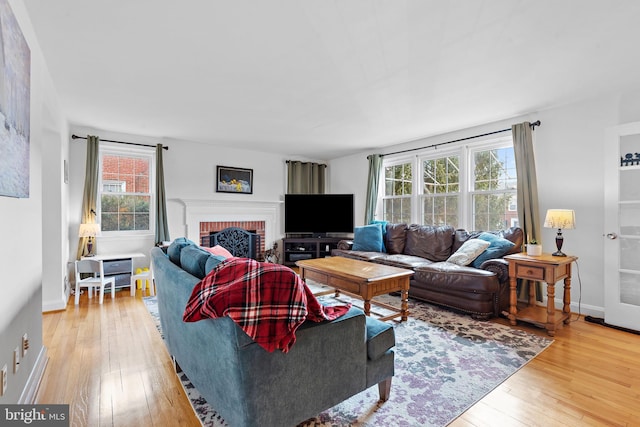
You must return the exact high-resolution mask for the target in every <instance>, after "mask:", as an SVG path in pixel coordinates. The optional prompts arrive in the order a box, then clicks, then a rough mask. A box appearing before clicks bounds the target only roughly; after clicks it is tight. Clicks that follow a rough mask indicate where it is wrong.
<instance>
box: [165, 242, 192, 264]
mask: <svg viewBox="0 0 640 427" xmlns="http://www.w3.org/2000/svg"><path fill="white" fill-rule="evenodd" d="M186 246H195V243H194V242H192V241H191V240H189V239H187V238H186V237H178V238H177V239H176V240H174V241H173V242H171V244H170V245H169V247H168V248H167V255H168V256H169V259H170V260H171V262H172V263H174V264H175V265H177V266H180V252H182V249H183V248H184V247H186Z"/></svg>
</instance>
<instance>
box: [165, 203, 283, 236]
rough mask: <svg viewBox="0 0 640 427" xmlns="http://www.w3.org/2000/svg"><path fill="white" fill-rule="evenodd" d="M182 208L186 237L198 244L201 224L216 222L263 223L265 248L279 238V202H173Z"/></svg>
mask: <svg viewBox="0 0 640 427" xmlns="http://www.w3.org/2000/svg"><path fill="white" fill-rule="evenodd" d="M175 200H176V201H178V202H180V203H181V204H182V205H184V214H185V215H184V217H185V226H186V230H185V231H186V236H187V238H188V239H189V240H193V241H194V242H199V241H200V223H201V222H216V221H264V222H265V247H267V248H269V247H271V246H272V245H273V242H274V241H275V240H277V239H279V238H280V236H279V231H280V223H279V222H278V218H279V215H278V214H279V211H280V206H281V205H282V204H283V202H281V201H275V202H269V201H249V200H212V199H175Z"/></svg>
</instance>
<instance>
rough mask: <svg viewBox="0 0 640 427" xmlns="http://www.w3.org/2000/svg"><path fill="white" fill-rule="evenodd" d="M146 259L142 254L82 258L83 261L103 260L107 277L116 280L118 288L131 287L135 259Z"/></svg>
mask: <svg viewBox="0 0 640 427" xmlns="http://www.w3.org/2000/svg"><path fill="white" fill-rule="evenodd" d="M134 258H144V254H143V253H142V252H131V253H121V254H98V255H94V256H92V257H82V259H95V260H101V261H102V262H103V266H104V275H105V277H114V278H115V279H116V288H123V287H129V286H130V284H131V276H132V275H133V274H134V271H133V259H134Z"/></svg>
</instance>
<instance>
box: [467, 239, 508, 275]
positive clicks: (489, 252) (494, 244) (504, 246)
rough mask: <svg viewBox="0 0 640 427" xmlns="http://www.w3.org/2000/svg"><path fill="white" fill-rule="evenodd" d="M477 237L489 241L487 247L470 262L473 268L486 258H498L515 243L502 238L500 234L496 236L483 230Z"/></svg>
mask: <svg viewBox="0 0 640 427" xmlns="http://www.w3.org/2000/svg"><path fill="white" fill-rule="evenodd" d="M477 239H482V240H484V241H487V242H489V243H490V245H489V247H488V248H487V249H485V251H484V252H482V253H481V254H480V255H479V256H478V257H477V258H476V259H474V260H473V263H472V264H471V265H472V266H473V267H475V268H480V266H481V265H482V263H483V262H485V261H486V260H488V259H495V258H500V257H502V256H503V255H504V254H506V253H507V252H509V249H511V248H513V247H514V246H515V244H514V243H513V242H511V241H509V240H507V239H504V238H502V237H500V236H496V235H495V234H493V233H487V232H483V233H480V235H479V236H478V237H477Z"/></svg>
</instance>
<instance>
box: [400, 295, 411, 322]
mask: <svg viewBox="0 0 640 427" xmlns="http://www.w3.org/2000/svg"><path fill="white" fill-rule="evenodd" d="M400 301H401V305H400V308H401V311H400V313H401V315H402V316H401V319H402V321H403V322H406V321H407V318H408V317H409V291H408V290H406V289H403V290H401V291H400Z"/></svg>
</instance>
